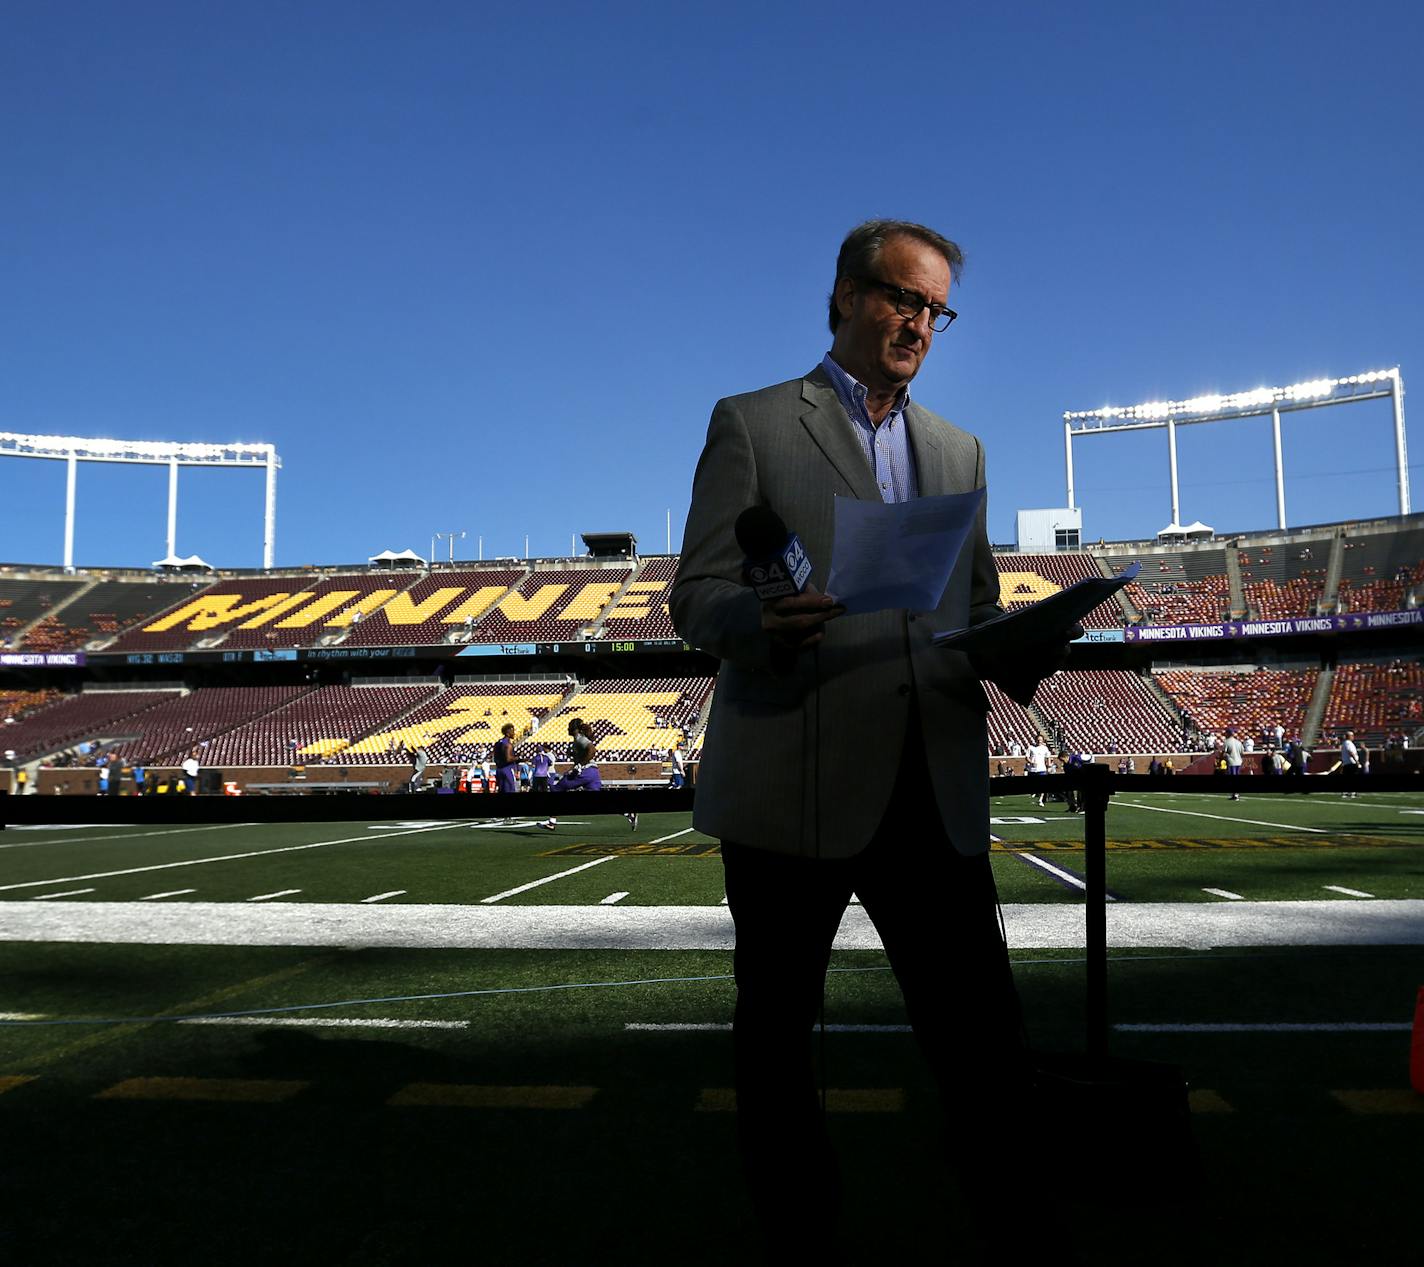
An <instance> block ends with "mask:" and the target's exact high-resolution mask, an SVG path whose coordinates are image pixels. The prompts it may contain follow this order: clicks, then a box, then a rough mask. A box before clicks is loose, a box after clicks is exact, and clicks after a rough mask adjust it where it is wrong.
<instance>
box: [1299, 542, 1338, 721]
mask: <svg viewBox="0 0 1424 1267" xmlns="http://www.w3.org/2000/svg"><path fill="white" fill-rule="evenodd" d="M1344 570H1345V530H1344V529H1343V528H1340V529H1337V530H1336V532H1335V535H1334V536H1333V537H1332V538H1331V539H1330V561H1329V562H1328V563H1327V564H1326V565H1325V590H1324V592H1323V593H1322V594H1321V595H1320V610H1321V611H1327V612H1333V611H1335V610H1337V609H1338V608H1339V606H1340V575H1341V573H1342V572H1343V571H1344ZM1307 716H1308V714H1307ZM1317 720H1318V719H1317Z"/></svg>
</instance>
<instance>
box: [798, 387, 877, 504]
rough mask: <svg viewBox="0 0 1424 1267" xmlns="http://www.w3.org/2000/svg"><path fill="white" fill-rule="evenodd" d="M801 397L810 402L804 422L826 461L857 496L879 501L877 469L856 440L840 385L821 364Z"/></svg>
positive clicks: (803, 417) (802, 421)
mask: <svg viewBox="0 0 1424 1267" xmlns="http://www.w3.org/2000/svg"><path fill="white" fill-rule="evenodd" d="M801 398H802V399H803V400H804V401H805V402H806V404H807V406H808V408H807V410H806V412H805V413H803V414H802V415H801V425H802V426H803V427H805V428H806V430H807V431H808V432H809V433H810V436H811V439H812V440H813V441H815V443H816V446H817V447H818V448H819V449H820V450H821V452H822V453H823V454H824V455H825V457H826V461H828V462H829V463H830V464H831V465H832V466H833V467H834V468H835V469H836V472H837V474H839V475H840V477H841V478H842V479H843V480H845V482H846V483H847V484H849V485H850V488H851V491H852V492H853V493H854V494H855V495H856V496H857V497H859V498H861V499H862V500H864V501H879V499H880V494H879V493H878V492H877V491H876V488H875V473H874V472H873V471H872V470H871V469H870V464H869V463H868V462H867V461H866V460H865V454H864V452H863V451H862V450H861V447H860V445H859V444H857V443H856V439H855V436H854V434H852V431H851V425H852V424H851V421H850V419H849V418H848V417H846V411H845V409H844V408H843V407H842V405H841V402H840V397H839V396H837V395H836V389H835V388H834V387H832V386H831V380H830V379H829V378H827V377H826V371H825V370H823V369H822V368H821V367H820V366H819V365H818V366H817V367H816V368H815V369H814V370H812V371H811V372H810V373H809V374H807V375H806V378H805V381H804V382H803V383H802V384H801Z"/></svg>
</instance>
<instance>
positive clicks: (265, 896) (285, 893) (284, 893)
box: [247, 889, 301, 902]
mask: <svg viewBox="0 0 1424 1267" xmlns="http://www.w3.org/2000/svg"><path fill="white" fill-rule="evenodd" d="M300 892H301V889H278V890H277V891H276V892H275V893H259V894H258V895H257V896H256V897H250V898H248V899H247V900H248V901H249V902H267V901H270V900H271V899H272V898H274V897H291V896H292V894H293V893H300Z"/></svg>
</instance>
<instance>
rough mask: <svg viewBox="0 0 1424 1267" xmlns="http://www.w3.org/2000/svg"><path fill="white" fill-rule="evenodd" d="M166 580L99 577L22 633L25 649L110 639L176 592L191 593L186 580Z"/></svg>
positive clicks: (67, 648) (55, 648) (165, 603)
mask: <svg viewBox="0 0 1424 1267" xmlns="http://www.w3.org/2000/svg"><path fill="white" fill-rule="evenodd" d="M178 584H179V583H178V582H174V581H170V580H154V579H143V580H129V581H121V580H101V581H97V582H96V583H95V584H94V586H93V587H92V588H91V589H89V590H87V591H86V592H85V593H83V594H81V595H79V597H78V598H76V599H75V600H74V601H73V602H72V603H70V604H69V605H68V606H67V607H65V608H64V610H63V611H61V612H59V613H58V614H56V615H53V616H46V617H45V619H44V620H42V621H40V623H39V624H38V625H36V626H35V627H34V628H33V629H31V630H30V632H29V633H28V634H27V635H26V636H25V639H24V643H23V646H24V648H25V649H26V650H27V651H78V650H80V649H82V648H83V647H84V646H85V644H86V643H90V642H94V641H98V640H100V639H105V640H107V639H111V638H113V637H114V636H115V635H117V634H119V633H121V632H122V631H123V630H125V629H127V628H128V627H129V626H130V625H133V624H135V623H136V622H138V621H140V620H143V619H144V618H145V617H149V616H152V615H154V614H156V613H157V612H160V611H162V610H163V609H164V608H165V607H168V606H169V605H170V604H171V603H172V602H173V599H174V598H175V596H177V595H178V594H179V593H181V594H182V595H183V597H184V598H185V599H186V598H190V597H191V596H192V587H191V585H190V584H188V583H183V584H182V589H181V590H180V589H178V588H177V586H178Z"/></svg>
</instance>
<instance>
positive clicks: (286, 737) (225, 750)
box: [203, 683, 442, 766]
mask: <svg viewBox="0 0 1424 1267" xmlns="http://www.w3.org/2000/svg"><path fill="white" fill-rule="evenodd" d="M441 689H442V688H441V687H440V686H439V685H438V684H435V683H423V684H419V685H413V686H323V687H320V688H318V689H317V690H314V691H310V692H308V693H306V694H303V695H299V696H298V697H297V698H296V699H294V700H292V701H291V702H290V703H289V704H285V705H283V706H282V707H280V708H277V709H275V710H273V711H272V712H269V713H266V714H264V715H263V716H262V717H259V718H258V719H257V720H256V721H251V722H248V723H247V724H246V725H243V726H238V727H237V728H236V729H234V730H229V731H227V732H226V733H225V734H221V735H219V736H218V737H217V738H215V739H214V740H212V742H211V743H210V745H209V747H208V749H207V751H206V752H205V753H204V754H203V764H204V765H213V766H233V765H283V764H287V763H291V764H304V763H307V762H317V761H322V760H329V761H337V762H341V761H344V760H345V758H344V756H343V755H342V754H343V752H344V750H345V749H346V748H348V747H349V746H350V745H351V744H352V743H353V742H356V741H358V740H360V739H362V738H364V737H365V736H366V735H369V734H372V733H375V732H376V731H380V730H386V729H389V728H390V727H391V726H392V725H394V724H395V722H396V719H398V718H400V717H402V716H404V715H405V714H406V713H408V712H410V711H411V710H412V709H414V708H415V707H416V706H417V705H419V704H421V703H424V702H425V701H427V700H428V699H429V698H430V696H431V695H432V694H433V693H435V692H437V691H439V690H441Z"/></svg>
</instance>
